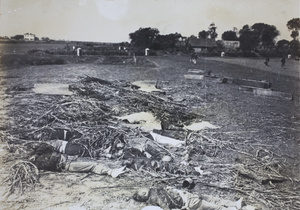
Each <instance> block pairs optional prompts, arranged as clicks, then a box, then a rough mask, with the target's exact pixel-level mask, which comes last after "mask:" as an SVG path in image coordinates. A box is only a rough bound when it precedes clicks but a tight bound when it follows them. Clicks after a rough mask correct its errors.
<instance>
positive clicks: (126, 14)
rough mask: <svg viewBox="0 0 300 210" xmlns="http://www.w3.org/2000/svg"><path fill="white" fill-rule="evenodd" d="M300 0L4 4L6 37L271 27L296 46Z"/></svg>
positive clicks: (107, 37) (102, 36)
mask: <svg viewBox="0 0 300 210" xmlns="http://www.w3.org/2000/svg"><path fill="white" fill-rule="evenodd" d="M299 5H300V0H0V13H1V16H0V36H13V35H17V34H24V33H27V32H29V33H34V34H36V36H37V37H39V38H41V37H49V38H52V39H64V40H77V41H98V42H122V41H129V35H128V34H129V33H132V32H134V31H136V30H138V29H139V28H140V27H143V28H145V27H152V28H157V29H158V30H159V31H160V34H169V33H175V32H178V33H181V34H182V35H183V36H190V35H196V36H197V35H198V32H199V31H202V30H207V29H208V26H209V25H210V23H212V22H214V23H215V25H216V26H217V33H218V34H219V35H218V37H217V39H221V35H222V33H223V32H224V31H228V30H233V27H236V28H238V30H239V29H241V28H242V27H243V26H244V25H246V24H248V25H250V26H251V25H253V24H254V23H266V24H269V25H274V26H276V28H277V29H278V30H279V31H280V34H281V36H280V37H279V39H287V40H291V37H290V32H289V31H288V29H287V27H286V23H287V21H289V20H290V19H292V18H297V17H300V6H299Z"/></svg>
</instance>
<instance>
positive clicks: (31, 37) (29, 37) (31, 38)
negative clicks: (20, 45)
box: [24, 33, 35, 41]
mask: <svg viewBox="0 0 300 210" xmlns="http://www.w3.org/2000/svg"><path fill="white" fill-rule="evenodd" d="M34 39H35V35H34V34H32V33H26V34H24V40H25V41H34Z"/></svg>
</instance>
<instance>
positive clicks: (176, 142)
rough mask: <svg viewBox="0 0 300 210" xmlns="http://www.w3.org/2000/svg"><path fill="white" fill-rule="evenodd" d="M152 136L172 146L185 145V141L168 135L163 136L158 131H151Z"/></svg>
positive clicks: (161, 142)
mask: <svg viewBox="0 0 300 210" xmlns="http://www.w3.org/2000/svg"><path fill="white" fill-rule="evenodd" d="M150 134H151V136H152V137H153V139H154V141H156V142H157V143H160V144H164V145H168V146H172V147H181V146H183V145H184V143H185V142H184V141H179V140H177V139H173V138H170V137H167V136H162V135H159V134H157V133H153V132H150Z"/></svg>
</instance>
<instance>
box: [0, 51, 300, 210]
mask: <svg viewBox="0 0 300 210" xmlns="http://www.w3.org/2000/svg"><path fill="white" fill-rule="evenodd" d="M59 58H60V59H63V60H64V61H65V62H64V64H62V65H23V64H22V62H21V61H20V60H17V58H3V57H2V59H8V60H9V59H13V60H14V62H12V65H7V64H6V65H2V68H1V72H0V82H1V86H0V87H1V104H0V105H1V111H0V114H1V120H2V122H1V124H0V125H1V126H0V132H1V140H2V146H1V148H0V156H1V166H2V167H1V171H0V172H1V179H2V180H5V179H6V177H7V176H9V168H10V167H11V166H12V165H13V164H14V163H16V162H17V161H18V160H22V159H21V156H22V154H21V152H20V151H22V150H20V149H19V147H21V146H22V145H24V142H26V141H43V140H44V139H43V138H42V137H43V135H42V134H44V133H41V136H39V137H37V136H35V135H29V134H28V133H31V134H34V133H35V132H36V133H39V132H40V131H41V130H43V129H44V128H45V127H50V126H56V127H57V126H59V125H60V126H61V128H69V127H68V126H69V125H72V126H73V128H75V129H79V128H82V127H83V124H80V126H81V127H80V126H79V124H78V123H79V122H78V121H72V120H73V119H70V118H69V120H66V119H68V118H62V117H61V116H59V115H56V113H58V112H59V111H58V110H57V109H60V108H65V109H64V110H67V109H66V107H62V106H59V105H60V104H66V103H68V104H72V103H74V104H75V103H79V102H81V103H82V104H84V103H85V101H89V102H93V104H97V105H101V107H102V105H103V106H104V105H105V106H107V107H108V108H107V109H108V110H114V115H117V116H124V115H125V114H131V113H133V111H149V110H150V111H151V112H154V114H156V115H158V118H159V115H161V114H162V113H164V110H165V112H166V113H170V116H172V118H173V119H175V120H176V121H184V120H183V119H180V115H175V114H174V115H172V110H180V111H182V110H183V111H184V113H185V114H186V113H188V114H194V116H196V117H191V119H193V120H195V121H197V122H201V121H203V122H209V123H211V124H212V125H214V126H217V128H214V129H209V128H207V129H203V130H200V131H194V132H191V131H189V132H187V133H185V134H186V135H185V137H184V138H183V139H179V140H185V142H186V144H185V145H183V146H182V147H184V148H178V149H177V150H173V148H169V147H166V148H165V149H166V150H167V151H169V152H170V151H171V152H173V153H174V154H175V155H174V157H175V158H173V162H174V163H175V164H178V165H179V164H180V161H179V159H181V158H182V156H184V155H183V151H187V150H188V151H189V152H190V153H189V158H188V160H186V164H187V165H190V166H193V167H195V166H201V170H202V172H201V173H200V174H198V175H194V174H193V175H192V174H181V175H178V174H174V175H173V174H169V173H164V172H161V173H160V172H159V171H151V170H147V169H144V170H133V169H131V168H130V169H129V168H128V169H127V170H128V171H127V172H126V173H125V174H122V175H121V176H120V177H118V178H116V179H113V178H111V177H107V176H101V175H95V174H86V173H71V172H49V171H40V180H39V183H37V184H36V185H35V188H34V189H33V190H31V191H25V192H24V193H23V194H22V195H20V194H18V193H17V192H18V191H16V192H15V193H13V194H12V195H10V196H9V197H5V195H7V194H5V193H6V192H8V190H9V186H8V185H9V182H4V183H3V185H1V188H0V189H1V194H2V195H1V203H0V207H1V209H128V210H129V209H137V210H138V209H142V208H143V207H144V206H146V204H145V203H139V202H136V201H134V200H133V199H132V195H133V194H134V192H135V190H136V189H138V188H140V187H143V186H151V185H152V186H153V185H154V186H173V187H176V188H178V189H182V182H183V180H185V179H186V178H192V179H193V180H194V182H195V183H196V185H195V187H194V188H193V189H185V190H188V191H190V192H192V193H197V194H200V195H212V196H215V197H218V198H223V199H230V200H238V199H239V198H241V197H243V198H244V202H245V204H247V205H251V206H254V207H256V209H299V208H300V202H299V194H298V192H299V190H300V175H299V174H300V162H299V161H300V156H299V151H300V112H299V111H300V99H299V96H300V69H299V62H297V61H294V60H287V64H286V67H285V68H284V69H282V68H281V67H280V61H279V59H271V61H270V67H267V66H265V65H264V64H263V59H245V58H234V59H231V58H214V57H209V58H204V57H200V58H199V59H198V62H197V64H196V65H193V64H191V63H189V57H187V56H184V55H182V56H179V55H168V56H157V57H137V63H136V64H133V63H132V61H131V59H132V58H127V57H124V58H120V59H121V60H122V62H120V60H118V59H111V60H109V59H108V61H107V60H106V62H104V61H105V58H101V57H99V56H89V57H87V56H83V57H80V58H78V57H75V56H60V57H59ZM32 59H33V58H32ZM34 59H36V58H34ZM106 59H107V58H106ZM116 60H117V62H115V61H116ZM109 61H111V63H110V62H109ZM19 64H22V65H19ZM191 70H194V72H196V71H199V70H202V71H203V72H210V75H209V76H206V77H203V78H202V77H198V78H199V79H186V78H187V77H185V75H191V74H192V73H190V72H191ZM197 75H199V74H197ZM86 76H89V77H95V78H100V79H102V80H105V81H110V82H112V83H113V84H115V86H109V85H108V86H105V85H100V86H97V85H98V84H96V83H95V84H94V83H93V84H92V85H93V87H95V88H98V89H97V90H99V91H100V90H101V91H103V90H105V91H104V93H107V94H110V96H111V97H109V98H105V100H103V98H101V97H99V95H98V97H94V98H93V97H92V96H91V95H89V94H85V95H83V94H78V92H76V93H74V94H73V95H46V94H36V93H35V92H34V91H33V87H34V85H35V84H40V83H57V84H73V85H74V86H75V87H77V86H76V85H78V83H79V81H80V78H79V77H86ZM195 77H196V76H195ZM224 77H225V78H233V79H237V78H244V79H251V80H266V81H268V82H270V83H272V90H273V91H278V92H284V93H288V94H292V96H293V99H292V100H289V99H287V98H281V97H272V96H271V97H270V96H269V97H268V96H265V95H257V94H254V93H253V92H249V91H245V90H244V89H242V88H240V86H239V85H235V84H231V83H230V82H228V83H221V82H220V81H221V78H224ZM143 80H151V81H156V82H157V84H159V85H158V86H159V88H160V89H161V90H163V91H164V92H165V94H159V95H157V93H156V94H154V93H147V95H145V93H143V91H141V90H131V89H126V88H125V89H119V91H116V90H117V89H116V87H119V86H118V85H117V84H120V81H122V82H123V83H132V82H135V81H143ZM123 83H122V84H123ZM80 84H81V83H80ZM80 87H81V86H80ZM122 87H123V86H122ZM81 88H83V87H81ZM101 88H102V89H101ZM101 91H100V92H101ZM122 91H124V92H122ZM101 93H103V92H101ZM122 94H123V95H122ZM130 94H131V95H130ZM135 94H136V98H137V99H135V101H134V102H133V101H131V98H132V97H133V95H135ZM129 95H130V96H131V98H130V100H126V97H129ZM105 96H106V95H105ZM125 96H126V97H125ZM103 97H104V96H103ZM138 99H140V100H142V99H143V100H146V101H147V105H144V104H143V103H139V102H136V101H138ZM99 101H100V102H99ZM116 101H119V102H120V103H119V104H117V103H116ZM121 102H122V103H121ZM123 103H124V105H123ZM159 103H161V104H159ZM162 104H164V106H162ZM170 104H171V105H170ZM161 106H162V107H163V108H161ZM89 107H90V106H89ZM100 109H101V108H100ZM115 110H118V111H115ZM157 110H159V112H158V111H157ZM170 110H171V111H170ZM68 111H69V110H68ZM94 111H95V109H93V110H92V111H90V112H89V110H88V109H87V108H84V107H83V105H82V106H80V105H79V106H77V108H76V110H75V111H74V112H75V113H85V114H86V115H88V116H93V117H89V118H83V117H82V116H81V118H80V119H81V120H82V119H84V120H82V121H81V123H83V121H84V123H85V124H84V127H85V131H86V132H87V133H84V136H85V137H86V138H87V139H88V138H90V137H91V135H92V134H91V133H89V131H92V130H91V129H92V128H91V127H93V126H94V127H97V126H99V128H101V126H102V123H106V124H108V125H109V126H113V127H115V128H120V129H121V128H122V129H121V130H122V132H123V131H124V133H125V137H126V140H127V142H130V138H131V136H132V133H131V131H128V132H127V133H126V132H125V131H127V130H126V129H127V128H128V127H127V125H126V124H125V125H124V123H123V122H120V121H117V120H116V119H115V118H108V119H109V120H108V121H106V122H102V121H101V118H100V120H99V118H97V117H99V116H94V114H95V113H94ZM156 111H157V112H156ZM183 111H182V112H183ZM91 112H93V113H91ZM155 112H156V113H155ZM49 113H51V116H52V117H53V116H55V117H56V118H55V119H54V120H53V121H51V123H50V122H47V123H48V124H39V123H37V122H39V120H41V119H42V118H43V117H44V116H48V114H49ZM66 113H67V111H66ZM178 113H179V111H178ZM74 115H75V114H74ZM76 116H77V114H76ZM184 116H185V115H184ZM176 118H179V119H176ZM94 119H96V120H94ZM105 119H107V118H105ZM64 120H65V121H64ZM89 121H90V122H89ZM96 121H97V122H96ZM62 122H66V123H67V124H65V125H62ZM64 126H65V127H64ZM135 126H136V127H139V125H138V124H137V125H135ZM125 128H126V129H125ZM131 128H132V127H131ZM89 129H90V130H89ZM99 132H101V130H100V131H99ZM120 132H121V131H120ZM172 132H175V133H176V132H179V130H178V131H177V130H176V129H174V128H173V130H172ZM25 137H26V138H25ZM45 138H46V137H45ZM8 140H11V141H10V142H11V143H10V144H7V143H6V142H7V141H8ZM17 140H20V144H18V143H17ZM12 142H13V143H12ZM187 148H188V149H187ZM176 158H178V160H177V159H176ZM89 159H91V158H89ZM93 159H94V160H95V159H97V161H105V162H106V163H109V164H112V165H114V166H115V165H118V166H119V165H121V164H122V161H123V160H122V159H121V158H111V159H109V158H103V157H101V158H93Z"/></svg>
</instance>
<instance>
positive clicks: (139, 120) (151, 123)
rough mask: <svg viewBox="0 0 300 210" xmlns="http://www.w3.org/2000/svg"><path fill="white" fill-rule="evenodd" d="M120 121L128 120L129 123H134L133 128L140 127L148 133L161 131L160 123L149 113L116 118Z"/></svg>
mask: <svg viewBox="0 0 300 210" xmlns="http://www.w3.org/2000/svg"><path fill="white" fill-rule="evenodd" d="M117 118H118V119H120V120H128V122H129V123H136V124H134V125H133V126H134V127H137V126H138V127H140V128H141V129H142V130H143V131H146V132H149V131H152V130H153V129H161V125H160V121H159V120H157V119H156V118H155V117H154V115H153V114H152V113H151V112H139V113H134V114H130V115H127V116H123V117H117Z"/></svg>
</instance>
